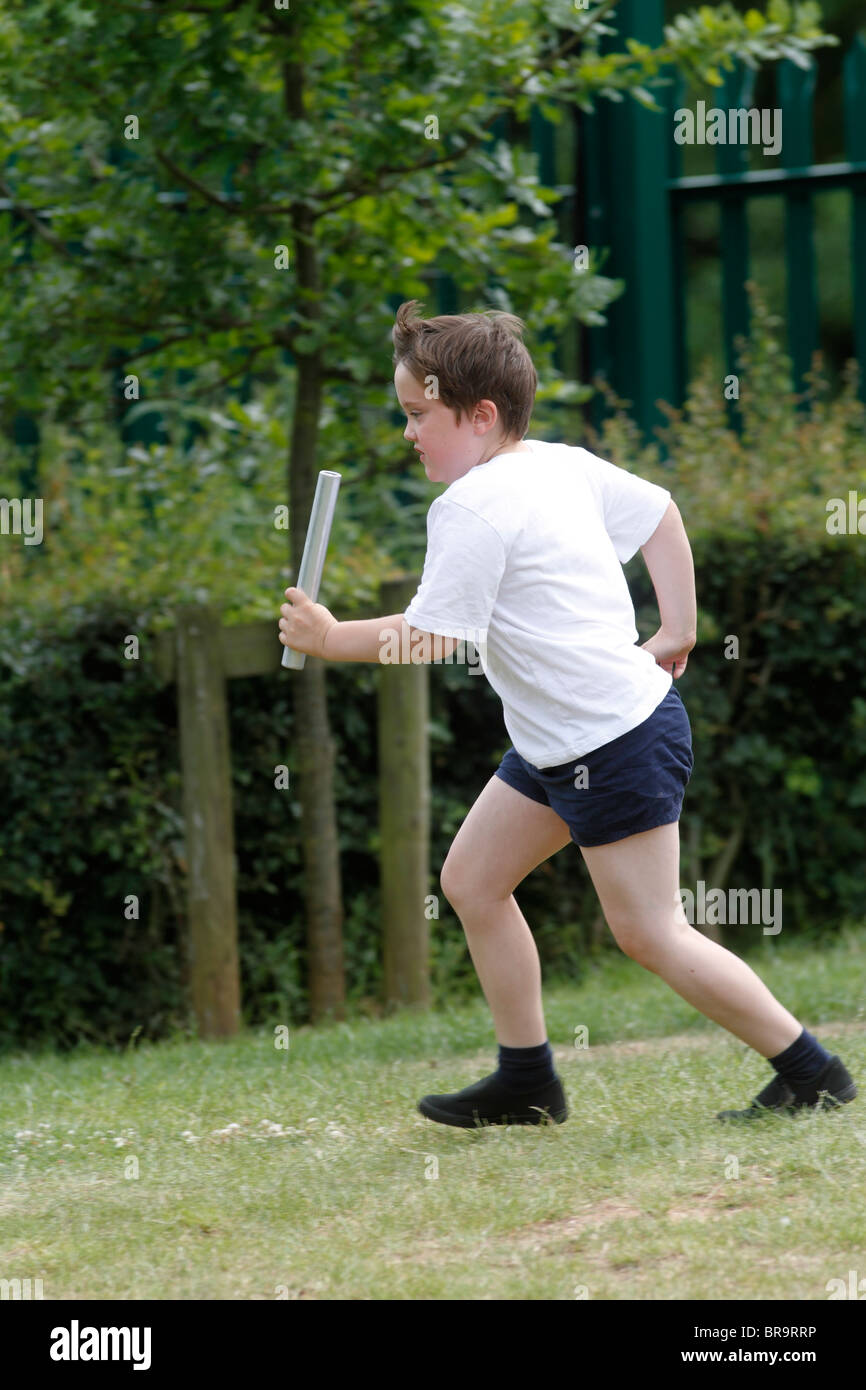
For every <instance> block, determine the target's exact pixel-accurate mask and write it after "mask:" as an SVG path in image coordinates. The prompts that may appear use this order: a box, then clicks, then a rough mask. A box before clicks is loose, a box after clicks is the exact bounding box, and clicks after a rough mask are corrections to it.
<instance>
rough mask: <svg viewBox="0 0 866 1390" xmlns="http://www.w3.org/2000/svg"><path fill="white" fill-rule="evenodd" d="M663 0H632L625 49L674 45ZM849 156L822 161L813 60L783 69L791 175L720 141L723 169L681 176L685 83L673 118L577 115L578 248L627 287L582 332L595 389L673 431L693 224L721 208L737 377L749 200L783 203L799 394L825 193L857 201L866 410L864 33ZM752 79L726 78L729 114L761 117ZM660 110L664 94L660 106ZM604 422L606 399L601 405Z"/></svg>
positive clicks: (813, 328)
mask: <svg viewBox="0 0 866 1390" xmlns="http://www.w3.org/2000/svg"><path fill="white" fill-rule="evenodd" d="M663 9H664V7H663V4H662V0H623V3H622V4H621V5H620V6H618V8H617V12H616V14H617V20H618V23H619V26H620V37H617V38H616V39H615V40H614V39H611V40H609V41H608V46H609V47H611V48H612V47H614V46H620V45H621V44H622V37H621V35H624V34H628V35H629V36H632V37H634V38H636V39H638V40H640V41H642V42H644V43H648V44H651V45H653V46H656V45H658V44H660V43H661V42H662V39H663ZM843 74H844V75H843V81H844V93H845V152H846V155H847V159H846V161H845V162H843V163H837V164H824V165H815V164H813V162H812V160H813V144H812V128H813V110H812V108H813V94H814V87H815V66H814V63H812V64H811V65H810V67H809V68H808V69H802V68H800V67H797V66H796V65H795V64H793V63H791V62H787V61H786V62H781V63H779V64H777V66H776V70H775V107H776V108H778V109H779V110H780V111H781V113H782V118H781V119H782V151H781V152H782V156H783V158H784V160H785V167H784V168H774V169H769V170H750V169H749V167H748V163H749V159H748V147H747V146H746V145H742V144H718V145H716V146H714V148H715V152H716V172H715V173H714V174H707V175H702V176H699V177H687V178H684V177H683V176H682V146H681V145H678V144H677V143H676V141H675V140H674V119H673V117H674V111H675V110H676V109H680V108H682V106H683V91H684V84H683V83H682V81H681V80H675V81H674V82H673V83H672V85H671V87H669V88H667V89H665V91H666V93H667V97H666V100H665V102H664V104H665V107H666V110H665V112H664V113H663V114H660V113H657V112H652V111H649V110H647V109H645V108H644V107H641V106H639V105H638V104H637V103H636V102H634V101H626V102H623V103H621V104H618V105H613V106H611V105H610V104H607V103H605V104H599V105H598V106H597V108H596V112H595V114H594V115H592V116H586V115H580V116H579V117H578V121H579V129H580V158H579V166H580V167H579V178H578V189H579V194H578V203H579V219H578V226H579V238H580V240H582V241H583V242H585V243H586V244H587V245H589V246H595V247H601V246H606V247H609V248H610V257H609V260H608V262H607V264H606V265H605V273H606V274H609V275H611V276H613V277H615V278H619V277H622V278H624V279H625V281H626V288H625V291H624V293H623V295H622V296H621V297H620V299H619V300H617V301H616V302H615V303H614V304H612V305H611V307H610V309H609V310H608V311H607V318H608V323H607V325H606V326H604V327H598V328H590V329H587V330H586V331H585V349H584V359H583V376H584V379H587V380H588V379H591V378H592V377H594V376H595V375H599V376H601V377H603V378H605V379H606V380H607V381H608V382H609V383H610V385H611V386H612V387H613V389H614V390H615V391H616V392H617V394H618V395H619V396H621V397H623V398H625V399H628V400H630V401H631V402H632V408H633V413H634V416H635V418H636V419H637V421H638V423H639V424H640V426H641V428H642V429H643V430H644V431H645V433H647V434H649V433H650V432H651V431H652V430H653V429H654V427H656V426H657V425H660V424H662V423H664V417H663V415H662V414H661V412H659V410H658V409H657V407H656V401H658V400H663V401H667V402H669V403H670V404H672V405H676V406H679V405H681V404H682V402H683V400H684V398H685V394H686V384H687V383H686V376H687V367H686V332H687V284H686V269H685V246H686V239H685V225H684V224H685V214H686V210H687V208H688V207H689V205H691V204H694V203H695V202H697V201H702V200H703V201H706V200H711V201H712V202H714V203H716V204H717V206H718V207H719V214H720V260H721V281H722V321H721V324H720V334H721V340H722V344H723V356H724V362H725V374H726V375H727V374H732V373H734V372H735V370H736V352H735V341H734V340H735V338H736V336H737V335H738V334H745V333H747V332H748V328H749V305H748V297H747V292H746V289H745V283H746V281H747V280H748V279H749V235H748V206H749V200H750V199H752V198H756V197H762V196H767V195H774V196H777V197H778V196H780V195H781V197H782V198H783V199H784V209H785V211H784V226H785V233H784V246H783V251H784V260H785V269H786V281H787V284H786V320H787V335H788V353H789V356H790V358H791V361H792V369H793V375H794V382H793V385H794V389H795V390H796V391H799V392H802V391H803V390H804V388H805V385H806V383H805V375H806V373H807V372H808V371H809V369H810V367H811V361H812V354H813V352H815V350H816V349H817V348H818V346H819V320H818V293H817V276H816V255H815V236H814V208H813V200H814V197H815V196H816V195H817V194H819V193H824V192H827V191H829V190H833V189H845V190H847V191H848V192H849V193H850V195H851V280H852V284H851V318H852V333H853V342H854V355H855V357H856V359H857V362H858V365H859V367H860V383H859V390H860V396H861V399H862V400H863V401H864V403H866V43H864V40H863V38H862V37H861V36H858V37H857V38H856V39H855V41H854V43H853V45H852V47H851V49H850V51H849V52H848V53H847V55H846V57H845V61H844V70H843ZM753 86H754V74H753V73H752V72H751V71H749V70H748V69H745V68H744V67H743V66H742V65H738V66H737V68H736V69H735V70H734V71H733V72H731V73H729V74H728V75H727V77H726V79H725V82H724V86H723V87H721V88H719V89H718V97H717V98H715V99H714V101H713V102H712V103H710V104H711V105H717V106H718V107H721V108H722V109H723V110H725V111H728V110H731V109H737V108H746V109H749V108H751V107H752V105H753V102H752V95H753ZM659 100H660V104H661V102H662V100H663V99H662V98H659ZM591 414H592V418H593V423H594V424H598V423H600V421H601V419H602V418H603V415H604V403H603V401H602V400H601V399H600V398H599V397H596V398H595V399H594V401H593V403H592V411H591Z"/></svg>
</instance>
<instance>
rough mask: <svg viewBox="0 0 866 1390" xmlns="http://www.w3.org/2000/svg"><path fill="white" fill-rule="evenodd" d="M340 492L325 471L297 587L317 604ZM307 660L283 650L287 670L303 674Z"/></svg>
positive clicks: (334, 476) (333, 475)
mask: <svg viewBox="0 0 866 1390" xmlns="http://www.w3.org/2000/svg"><path fill="white" fill-rule="evenodd" d="M339 490H340V474H339V473H332V472H331V471H330V470H329V469H326V468H323V469H322V470H321V472H320V473H319V476H318V478H317V480H316V493H315V496H314V497H313V509H312V511H311V512H310V524H309V526H308V527H307V539H306V540H305V542H304V554H303V558H302V560H301V568H300V570H299V571H298V578H297V581H296V584H295V587H296V588H298V589H300V590H301V591H302V592H303V593H305V594H306V595H307V598H309V599H311V600H312V601H313V603H317V602H318V598H319V585H320V584H321V582H322V570H323V569H324V567H325V554H326V552H327V549H328V541H329V539H330V535H331V523H332V522H333V520H334V509H335V507H336V505H337V493H338V492H339ZM306 659H307V653H306V652H296V651H295V650H294V648H292V647H283V662H282V664H283V666H289V667H291V668H292V669H293V670H295V671H300V670H303V666H304V662H305V661H306Z"/></svg>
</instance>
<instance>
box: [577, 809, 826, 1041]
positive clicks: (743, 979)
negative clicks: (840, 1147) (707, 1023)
mask: <svg viewBox="0 0 866 1390" xmlns="http://www.w3.org/2000/svg"><path fill="white" fill-rule="evenodd" d="M679 830H680V828H679V824H678V823H677V822H674V823H673V824H671V825H662V826H659V827H658V828H657V829H655V830H646V831H644V832H643V833H642V834H640V835H630V836H629V837H628V838H627V839H625V840H618V841H615V842H614V843H613V844H609V845H599V846H597V847H595V848H593V849H581V854H582V855H583V857H584V860H585V861H586V866H587V868H588V869H589V873H590V877H591V878H592V881H593V884H594V886H595V890H596V892H597V893H598V896H599V900H600V902H601V906H602V910H603V912H604V915H605V918H606V919H607V923H608V926H609V927H610V929H611V931H612V932H613V935H614V937H615V938H616V940H617V943H618V944H619V946H620V947H621V948H622V950H623V951H625V953H626V955H628V956H631V957H632V958H633V959H634V960H636V961H639V962H640V964H641V965H644V966H646V968H647V969H648V970H652V971H653V972H654V974H656V975H660V976H661V978H662V979H663V980H665V981H666V982H667V984H669V985H670V986H671V988H672V989H674V990H676V992H677V994H679V995H681V996H682V997H683V999H687V1000H688V1002H689V1003H690V1004H692V1005H693V1006H694V1007H695V1008H696V1009H699V1010H700V1012H701V1013H702V1014H705V1015H706V1016H707V1018H711V1019H713V1020H714V1022H716V1023H720V1024H721V1025H722V1027H723V1028H727V1029H728V1031H729V1032H730V1033H733V1034H734V1036H735V1037H738V1038H740V1039H741V1040H742V1041H743V1042H745V1043H748V1045H749V1046H750V1047H753V1048H754V1049H755V1051H756V1052H760V1053H761V1055H762V1056H764V1057H767V1058H769V1057H776V1056H778V1054H779V1053H780V1052H784V1051H785V1049H786V1048H787V1047H790V1045H791V1043H792V1042H794V1041H795V1039H796V1038H798V1037H799V1036H800V1033H801V1032H802V1025H801V1024H800V1023H798V1022H797V1020H796V1019H795V1018H794V1016H793V1014H791V1013H789V1012H788V1010H787V1009H785V1008H783V1007H782V1005H781V1004H780V1003H779V1002H778V1000H777V999H775V998H774V996H773V995H772V994H771V993H770V991H769V990H768V989H767V986H766V985H765V984H763V983H762V981H761V980H760V979H759V978H758V976H757V975H756V974H755V972H754V970H752V969H751V968H750V966H748V965H746V963H745V961H743V960H740V958H739V957H738V956H735V955H734V954H733V953H732V952H731V951H727V950H725V948H724V947H723V946H719V945H718V944H717V942H715V941H711V940H710V939H709V937H706V936H704V935H703V934H702V933H701V932H699V931H697V930H696V929H695V928H694V927H692V926H690V925H689V922H688V919H687V918H686V914H685V911H684V909H683V905H682V902H681V900H680V898H679V866H680V835H679Z"/></svg>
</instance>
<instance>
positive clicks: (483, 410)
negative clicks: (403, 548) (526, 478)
mask: <svg viewBox="0 0 866 1390" xmlns="http://www.w3.org/2000/svg"><path fill="white" fill-rule="evenodd" d="M394 389H395V391H396V392H397V399H398V401H399V402H400V405H401V407H402V408H403V410H404V411H405V413H406V415H407V417H408V419H407V422H406V429H405V430H404V432H403V437H404V439H408V440H409V441H410V443H412V444H414V445H415V448H416V449H417V450H419V452H420V454H421V462H422V463H423V464H424V468H425V471H426V473H427V477H428V478H429V479H430V480H431V482H434V483H449V484H450V483H453V482H455V481H456V479H457V478H462V477H463V475H464V474H465V473H468V472H469V470H470V468H474V467H475V465H476V464H477V463H486V462H487V460H488V459H489V458H491V457H492V455H493V454H495V453H500V452H501V453H504V452H505V444H506V441H505V440H504V439H503V434H502V426H501V424H500V422H499V416H498V412H497V409H496V406H495V405H494V403H493V401H479V402H478V404H477V405H476V407H475V409H474V411H472V412H471V413H470V414H469V415H467V413H466V411H465V410H464V411H463V414H462V417H461V420H460V424H459V425H458V424H457V423H456V418H455V415H454V412H453V411H452V410H450V409H449V407H448V406H447V405H444V404H443V402H442V401H440V400H435V399H428V398H427V397H426V396H425V394H424V383H423V382H419V381H416V379H415V377H413V376H412V374H411V372H409V371H408V369H407V368H406V367H404V366H403V364H402V362H401V363H400V365H399V366H398V367H397V370H396V371H395V373H394ZM511 447H512V448H514V449H516V450H518V451H520V452H521V453H522V452H524V450H525V449H526V446H525V445H523V444H520V443H519V442H515V443H513V444H512V445H511ZM527 452H528V450H527Z"/></svg>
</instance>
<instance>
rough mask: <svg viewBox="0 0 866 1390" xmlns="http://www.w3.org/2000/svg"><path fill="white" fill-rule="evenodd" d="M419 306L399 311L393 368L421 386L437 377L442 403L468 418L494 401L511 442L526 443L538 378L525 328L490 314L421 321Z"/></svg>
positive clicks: (411, 303) (403, 306)
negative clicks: (401, 369)
mask: <svg viewBox="0 0 866 1390" xmlns="http://www.w3.org/2000/svg"><path fill="white" fill-rule="evenodd" d="M419 304H420V300H417V299H409V300H407V301H406V303H404V304H401V305H400V308H399V309H398V310H397V317H396V321H395V323H394V327H393V329H392V332H391V337H392V340H393V343H394V366H395V368H396V367H398V366H399V365H400V364H401V363H402V365H403V366H404V367H405V368H406V370H407V371H409V372H411V373H412V375H413V376H414V377H415V378H416V380H417V381H419V382H421V383H424V384H426V379H427V377H428V376H431V375H432V376H435V378H436V381H437V383H438V398H439V400H441V401H442V402H443V404H444V405H447V406H448V407H449V408H450V409H451V410H454V411H456V415H457V424H458V425H459V424H460V417H461V412H462V411H463V410H465V411H466V412H467V414H469V413H470V412H471V411H472V410H474V408H475V406H476V405H477V404H478V402H479V401H482V400H489V401H493V402H494V403H495V405H496V407H497V409H498V411H499V419H500V421H501V423H502V426H503V429H504V431H505V437H506V438H507V439H510V438H513V437H516V438H517V439H522V438H523V436H524V435H525V434H526V431H527V429H528V428H529V417H530V416H531V414H532V407H533V405H534V403H535V392H536V390H537V388H538V376H537V374H536V371H535V367H534V366H533V362H532V358H531V357H530V355H529V353H528V351H527V349H526V347H525V346H524V344H523V341H522V336H521V335H522V333H523V329H524V327H525V325H524V323H523V321H522V320H521V319H519V318H517V316H516V315H515V314H508V313H506V312H505V311H504V310H502V309H485V310H483V311H482V312H481V313H478V314H440V315H439V316H438V318H433V319H422V318H419V317H418V316H417V314H416V313H415V312H414V310H415V307H416V305H419Z"/></svg>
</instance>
